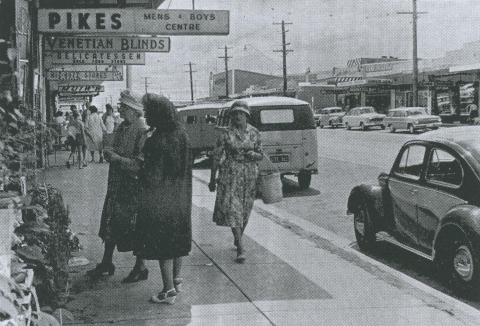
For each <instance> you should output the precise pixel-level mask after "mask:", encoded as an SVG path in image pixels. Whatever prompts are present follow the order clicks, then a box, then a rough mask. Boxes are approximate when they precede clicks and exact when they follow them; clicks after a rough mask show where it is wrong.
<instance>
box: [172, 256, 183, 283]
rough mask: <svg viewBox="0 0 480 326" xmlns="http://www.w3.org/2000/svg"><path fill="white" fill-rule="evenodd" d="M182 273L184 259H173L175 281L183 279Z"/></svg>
mask: <svg viewBox="0 0 480 326" xmlns="http://www.w3.org/2000/svg"><path fill="white" fill-rule="evenodd" d="M181 271H182V257H177V258H174V259H173V280H178V279H181V278H182V277H181V276H180V274H181Z"/></svg>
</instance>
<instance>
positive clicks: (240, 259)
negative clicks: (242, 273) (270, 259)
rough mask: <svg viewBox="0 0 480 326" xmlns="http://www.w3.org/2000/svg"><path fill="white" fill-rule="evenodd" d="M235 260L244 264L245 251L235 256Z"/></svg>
mask: <svg viewBox="0 0 480 326" xmlns="http://www.w3.org/2000/svg"><path fill="white" fill-rule="evenodd" d="M235 262H236V263H239V264H243V263H244V262H245V255H244V254H243V253H242V254H238V255H237V258H235Z"/></svg>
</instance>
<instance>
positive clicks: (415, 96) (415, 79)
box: [397, 0, 427, 106]
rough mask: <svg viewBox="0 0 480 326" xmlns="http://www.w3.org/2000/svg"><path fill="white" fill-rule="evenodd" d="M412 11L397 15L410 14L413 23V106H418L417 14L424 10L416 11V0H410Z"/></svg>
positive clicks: (400, 12) (422, 12)
mask: <svg viewBox="0 0 480 326" xmlns="http://www.w3.org/2000/svg"><path fill="white" fill-rule="evenodd" d="M412 8H413V10H412V11H399V12H397V14H399V15H412V24H413V55H412V57H413V85H412V91H413V106H418V51H417V20H418V15H420V14H426V13H427V12H426V11H421V12H417V0H412Z"/></svg>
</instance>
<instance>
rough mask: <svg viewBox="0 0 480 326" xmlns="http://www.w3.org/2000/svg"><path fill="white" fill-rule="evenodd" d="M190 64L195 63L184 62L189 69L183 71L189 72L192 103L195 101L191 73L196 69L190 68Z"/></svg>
mask: <svg viewBox="0 0 480 326" xmlns="http://www.w3.org/2000/svg"><path fill="white" fill-rule="evenodd" d="M192 65H195V64H194V63H192V62H189V63H188V64H186V65H185V66H188V67H189V69H188V71H185V72H187V73H189V74H190V98H191V100H192V104H193V103H194V102H195V99H194V96H193V73H194V72H196V71H193V70H192Z"/></svg>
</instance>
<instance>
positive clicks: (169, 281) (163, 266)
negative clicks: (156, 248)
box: [159, 259, 174, 292]
mask: <svg viewBox="0 0 480 326" xmlns="http://www.w3.org/2000/svg"><path fill="white" fill-rule="evenodd" d="M159 264H160V271H161V273H162V281H163V290H162V292H167V291H170V290H172V289H173V288H174V286H173V259H166V260H159Z"/></svg>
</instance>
